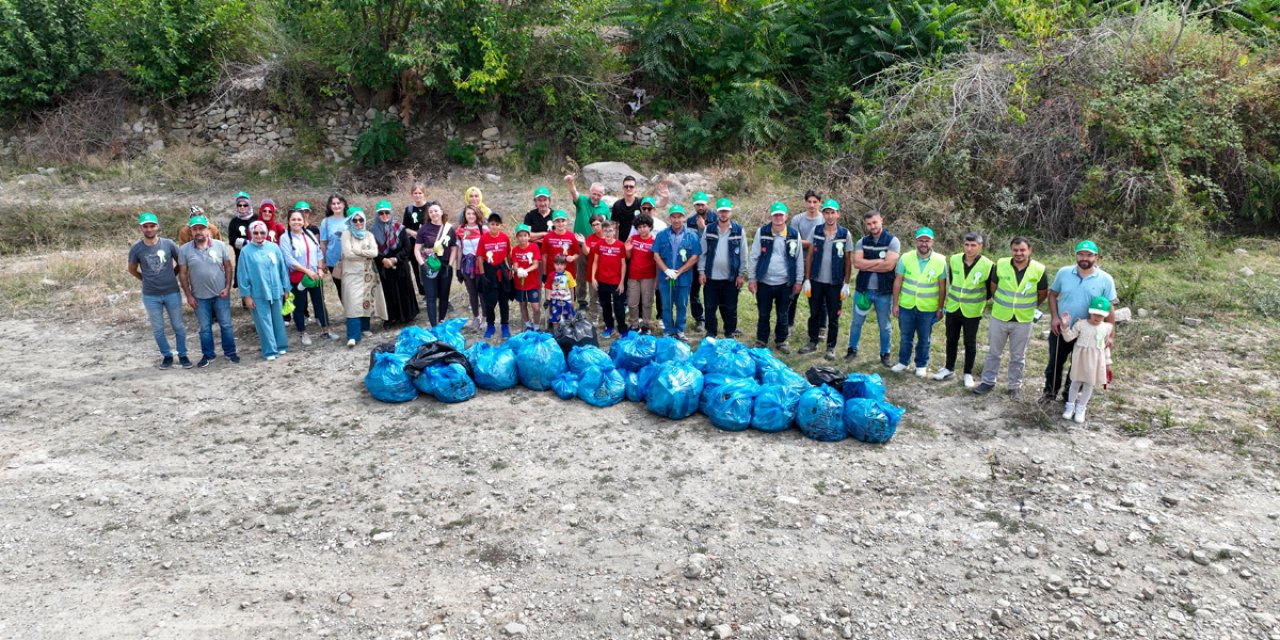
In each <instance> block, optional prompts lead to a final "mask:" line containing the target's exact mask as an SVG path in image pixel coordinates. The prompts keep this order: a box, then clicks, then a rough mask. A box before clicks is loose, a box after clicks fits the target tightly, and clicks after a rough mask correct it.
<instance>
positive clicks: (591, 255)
mask: <svg viewBox="0 0 1280 640" xmlns="http://www.w3.org/2000/svg"><path fill="white" fill-rule="evenodd" d="M602 242H604V236H598V235H596V234H594V233H593V234H591V235H589V236H587V238H586V240H585V241H584V242H583V244H585V245H587V249H590V251H588V252H587V273H591V265H593V264H595V263H596V247H598V246H600V243H602Z"/></svg>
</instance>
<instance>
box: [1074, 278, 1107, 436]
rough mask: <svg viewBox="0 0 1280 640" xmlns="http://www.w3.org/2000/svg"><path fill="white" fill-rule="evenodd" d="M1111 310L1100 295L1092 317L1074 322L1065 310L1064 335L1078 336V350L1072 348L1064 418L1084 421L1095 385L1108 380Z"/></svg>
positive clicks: (1091, 305) (1091, 307)
mask: <svg viewBox="0 0 1280 640" xmlns="http://www.w3.org/2000/svg"><path fill="white" fill-rule="evenodd" d="M1110 313H1111V301H1110V300H1107V299H1106V298H1103V297H1101V296H1099V297H1097V298H1094V299H1093V300H1091V301H1090V302H1089V317H1088V318H1087V319H1086V318H1081V319H1079V320H1076V321H1075V324H1071V325H1070V326H1068V325H1069V323H1070V322H1071V315H1070V314H1068V313H1066V312H1065V311H1064V312H1063V313H1062V326H1063V329H1062V337H1063V339H1065V340H1067V341H1071V340H1075V341H1076V346H1075V350H1074V351H1072V352H1071V387H1070V389H1069V391H1068V395H1067V404H1066V407H1065V410H1064V411H1063V412H1062V419H1063V420H1071V419H1073V418H1074V419H1075V421H1076V424H1084V412H1085V408H1086V407H1087V406H1088V405H1089V398H1090V397H1091V396H1092V395H1093V390H1094V388H1096V387H1099V386H1102V385H1105V384H1106V383H1107V364H1108V363H1109V362H1110V360H1111V358H1110V349H1108V348H1107V338H1108V337H1109V336H1110V335H1111V332H1112V331H1113V329H1114V328H1113V326H1112V324H1111V323H1110V322H1106V317H1107V315H1108V314H1110Z"/></svg>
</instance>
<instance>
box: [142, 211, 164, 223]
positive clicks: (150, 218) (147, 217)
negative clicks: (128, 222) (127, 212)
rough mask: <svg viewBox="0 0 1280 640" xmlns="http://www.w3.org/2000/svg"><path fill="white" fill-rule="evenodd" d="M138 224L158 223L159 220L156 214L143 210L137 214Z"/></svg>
mask: <svg viewBox="0 0 1280 640" xmlns="http://www.w3.org/2000/svg"><path fill="white" fill-rule="evenodd" d="M138 224H140V225H142V224H160V221H159V220H157V219H156V214H154V213H151V212H150V211H143V212H142V215H140V216H138Z"/></svg>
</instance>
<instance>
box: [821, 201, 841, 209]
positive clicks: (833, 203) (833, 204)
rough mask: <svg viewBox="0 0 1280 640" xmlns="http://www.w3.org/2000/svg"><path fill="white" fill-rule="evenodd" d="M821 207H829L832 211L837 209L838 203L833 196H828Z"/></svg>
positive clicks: (838, 207)
mask: <svg viewBox="0 0 1280 640" xmlns="http://www.w3.org/2000/svg"><path fill="white" fill-rule="evenodd" d="M822 208H823V209H831V210H832V211H839V210H840V203H839V202H836V201H835V199H834V198H828V199H827V201H826V202H824V203H822Z"/></svg>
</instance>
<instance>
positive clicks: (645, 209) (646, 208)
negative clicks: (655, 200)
mask: <svg viewBox="0 0 1280 640" xmlns="http://www.w3.org/2000/svg"><path fill="white" fill-rule="evenodd" d="M640 210H641V211H653V207H640Z"/></svg>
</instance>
